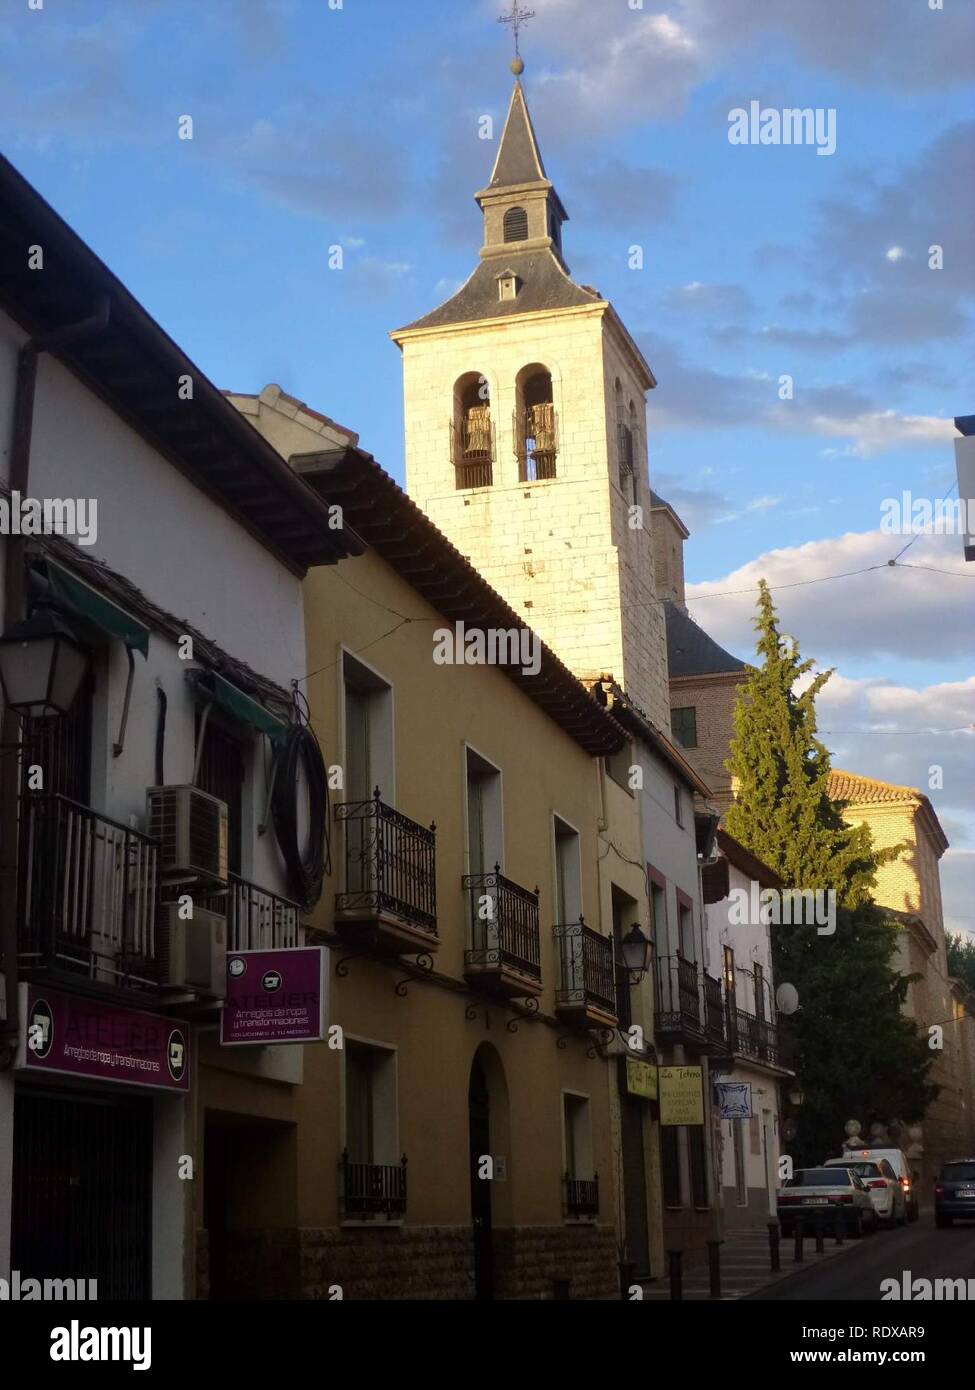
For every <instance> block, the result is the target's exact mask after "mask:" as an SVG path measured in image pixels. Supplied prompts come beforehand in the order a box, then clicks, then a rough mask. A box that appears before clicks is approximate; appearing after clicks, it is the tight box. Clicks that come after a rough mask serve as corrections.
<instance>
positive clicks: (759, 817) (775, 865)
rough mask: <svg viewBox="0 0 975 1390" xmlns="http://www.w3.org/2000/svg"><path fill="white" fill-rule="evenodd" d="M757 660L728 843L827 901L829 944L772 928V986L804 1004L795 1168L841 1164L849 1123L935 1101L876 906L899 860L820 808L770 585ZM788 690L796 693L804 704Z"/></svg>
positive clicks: (810, 716) (793, 649)
mask: <svg viewBox="0 0 975 1390" xmlns="http://www.w3.org/2000/svg"><path fill="white" fill-rule="evenodd" d="M755 626H756V629H757V631H758V644H757V652H758V657H759V664H757V665H756V666H754V667H752V668H750V671H749V676H748V679H747V680H746V682H745V684H744V686H743V688H742V690H741V691H740V693H739V697H738V701H737V704H736V706H735V713H734V736H733V738H732V741H731V749H730V757H729V759H728V761H727V763H726V764H725V766H726V767H727V768H728V770H729V772H730V773H731V774H732V776H733V777H734V778H735V779H736V786H735V796H736V800H735V802H734V804H733V805H732V807H731V808H730V809H729V811H728V814H727V817H726V826H727V830H728V833H729V834H730V835H733V836H734V838H735V839H736V840H738V841H739V842H740V843H741V844H743V845H745V846H746V848H747V849H749V850H751V851H752V853H753V854H755V855H757V857H758V858H759V859H761V860H763V861H764V862H765V863H766V864H768V865H769V867H770V868H772V869H774V870H775V871H776V873H777V874H778V875H779V877H780V878H781V879H782V883H783V887H784V888H786V889H789V888H793V889H811V890H813V891H820V890H825V891H828V890H830V889H832V890H833V891H834V892H835V894H836V904H837V907H838V911H837V914H836V930H835V932H834V933H833V934H831V935H828V934H822V933H820V932H819V930H818V929H817V926H816V924H808V925H806V924H800V925H792V926H785V925H783V926H773V927H772V949H773V963H774V968H775V976H776V979H777V980H778V981H779V982H780V983H781V982H785V981H789V982H790V983H792V984H794V985H795V986H796V988H797V990H798V992H799V1012H798V1013H797V1014H795V1015H794V1016H792V1017H791V1018H789V1019H787V1020H785V1021H784V1028H783V1033H784V1038H785V1040H786V1041H787V1042H788V1043H789V1044H790V1045H791V1049H792V1060H791V1066H792V1067H794V1069H795V1071H796V1074H797V1077H798V1080H799V1084H800V1086H801V1088H802V1089H803V1091H804V1093H805V1097H806V1099H805V1103H804V1105H803V1107H802V1108H801V1109H800V1110H798V1111H796V1112H795V1117H796V1120H797V1122H798V1130H797V1137H796V1142H795V1144H794V1145H792V1146H791V1148H792V1151H793V1154H794V1156H795V1157H796V1158H797V1160H798V1162H799V1163H800V1164H806V1165H809V1164H813V1165H815V1164H817V1163H821V1162H822V1160H823V1158H824V1157H826V1156H827V1155H828V1154H830V1153H838V1152H839V1149H840V1144H841V1142H842V1138H843V1125H844V1123H845V1121H846V1120H848V1119H857V1120H860V1121H861V1123H863V1124H864V1125H869V1124H870V1123H871V1122H872V1121H874V1120H881V1121H883V1122H884V1123H888V1122H890V1121H891V1120H893V1119H902V1120H906V1121H907V1122H911V1121H915V1120H919V1119H920V1118H921V1117H922V1115H923V1112H924V1109H925V1108H926V1106H927V1104H928V1103H929V1102H930V1101H931V1100H932V1099H933V1098H934V1097H935V1096H936V1095H937V1087H933V1086H930V1085H929V1084H928V1083H927V1081H926V1077H927V1073H928V1070H929V1068H930V1066H931V1062H932V1057H931V1053H930V1051H929V1049H928V1047H927V1040H926V1039H925V1038H924V1037H923V1036H921V1035H920V1034H919V1033H918V1030H917V1027H916V1025H915V1024H914V1023H913V1022H912V1021H911V1020H910V1019H908V1018H906V1017H905V1016H904V1014H903V1005H904V1001H905V998H906V994H907V987H908V985H909V984H910V983H911V981H912V979H915V978H917V977H916V976H902V975H899V974H898V972H897V969H896V966H895V962H894V955H895V946H896V938H895V936H894V933H895V931H896V930H897V928H896V927H895V926H893V925H891V924H890V923H888V922H887V920H886V919H885V918H884V916H883V911H882V909H878V908H876V907H875V906H874V905H873V903H872V902H871V894H872V889H873V886H874V881H875V871H876V867H877V865H878V864H880V863H884V862H886V861H887V860H889V859H892V858H895V857H896V856H897V855H898V854H899V853H900V852H901V850H902V848H903V846H900V845H895V846H892V847H890V848H888V849H884V850H881V851H875V850H874V848H873V843H872V838H871V835H870V831H869V829H868V827H867V826H865V825H859V826H851V825H847V824H846V822H845V821H844V820H843V818H842V816H841V815H840V813H839V811H838V810H837V808H836V806H835V804H834V803H833V802H832V801H831V800H830V798H829V790H828V783H829V772H830V762H829V753H828V751H827V750H826V748H825V747H824V746H823V744H822V743H821V742H820V741H819V739H818V738H817V737H816V704H815V701H816V696H817V695H818V694H819V692H820V691H821V690H822V688H823V686H824V685H825V684H826V682H827V681H828V680H829V678H830V676H831V675H832V674H833V673H832V671H823V672H821V673H820V674H819V675H816V676H814V677H813V678H812V679H811V680H809V681H808V682H807V681H805V679H804V678H805V677H807V676H808V675H809V673H810V672H811V670H812V666H813V662H812V661H811V660H803V659H802V658H801V656H800V654H799V648H798V644H797V643H796V641H795V640H794V639H788V640H787V639H785V638H783V637H782V636H781V635H780V633H779V629H778V619H777V616H776V613H775V609H774V607H773V605H772V598H771V595H770V593H769V590H768V585H767V584H766V583H765V581H764V580H762V581H761V583H760V585H759V593H758V615H757V619H756V623H755ZM797 686H802V687H803V689H802V690H801V693H798V692H797Z"/></svg>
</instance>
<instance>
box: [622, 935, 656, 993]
mask: <svg viewBox="0 0 975 1390" xmlns="http://www.w3.org/2000/svg"><path fill="white" fill-rule="evenodd" d="M620 945H621V946H622V948H623V964H624V965H625V966H626V968H627V970H628V971H629V972H630V984H631V985H636V984H639V982H640V980H641V979H642V978H643V976H644V975H645V974H646V973H647V971H648V970H649V969H650V938H649V937H647V936H644V934H643V932H642V931H641V930H640V924H639V922H634V923H633V925H632V927H631V928H630V930H629V931H628V932H627V933H626V935H625V936H624V937H623V940H622V941H621V942H620Z"/></svg>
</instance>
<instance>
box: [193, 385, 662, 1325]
mask: <svg viewBox="0 0 975 1390" xmlns="http://www.w3.org/2000/svg"><path fill="white" fill-rule="evenodd" d="M232 400H233V401H234V404H235V405H236V406H237V408H238V409H239V410H240V411H241V412H242V413H243V414H244V415H245V416H246V417H247V418H248V419H249V420H250V422H251V424H252V425H253V426H254V427H255V428H256V429H258V430H259V431H260V432H261V433H262V434H263V435H264V436H265V437H266V438H268V439H269V440H271V441H272V442H273V443H274V444H275V447H276V448H278V449H279V451H280V452H281V453H283V454H284V455H285V456H286V457H288V458H289V459H290V462H291V464H292V467H293V468H295V470H296V471H297V472H298V473H299V474H300V475H301V476H302V477H303V478H304V479H305V480H306V482H308V483H309V484H310V485H311V486H312V487H313V488H314V489H315V490H316V491H318V492H320V493H321V495H322V496H323V497H324V498H325V499H326V500H327V501H328V502H329V504H330V505H335V506H337V507H338V508H340V509H341V514H342V518H343V523H344V524H346V525H348V526H351V527H352V529H353V530H354V531H355V532H356V533H357V534H358V535H359V536H360V537H361V538H362V540H363V541H364V542H365V544H366V547H367V550H366V553H365V554H364V555H362V556H360V557H358V558H355V559H354V560H352V561H350V562H349V563H347V564H346V565H345V567H344V568H343V569H341V570H340V569H339V568H338V567H334V568H320V569H317V570H313V571H311V572H310V573H309V575H308V578H307V580H306V584H305V613H306V620H307V641H308V665H309V672H310V674H309V678H308V681H307V683H306V685H305V687H304V688H305V693H306V695H307V699H308V702H309V707H310V712H311V720H312V724H313V727H314V730H315V733H316V734H317V736H318V738H319V740H320V743H321V745H322V748H323V750H324V753H325V758H326V762H327V763H328V765H329V767H330V769H331V773H332V779H333V784H334V785H333V790H332V793H331V795H332V802H333V804H332V816H331V820H330V824H331V830H332V841H331V873H330V875H329V876H328V877H327V879H326V889H325V893H324V895H323V897H322V900H321V901H320V903H319V904H318V906H317V907H316V909H315V910H314V912H313V914H312V915H311V917H310V919H309V927H310V929H311V930H312V933H313V934H312V937H311V939H312V940H314V941H322V942H325V943H327V944H328V945H329V946H330V948H331V957H330V961H331V968H330V990H331V999H330V1008H329V1018H330V1021H331V1022H332V1023H333V1024H337V1025H338V1026H339V1027H340V1028H341V1030H342V1046H341V1048H338V1047H336V1048H333V1047H329V1046H328V1045H327V1044H323V1045H318V1046H307V1047H305V1048H304V1050H303V1070H302V1075H301V1077H300V1084H295V1078H294V1076H288V1077H282V1079H281V1081H280V1082H278V1083H276V1082H275V1081H273V1080H270V1079H267V1080H263V1081H262V1082H261V1083H260V1089H259V1093H258V1090H256V1089H254V1090H253V1094H251V1089H252V1088H253V1085H254V1083H249V1082H244V1081H241V1082H239V1083H237V1082H235V1081H234V1080H233V1079H232V1078H230V1077H217V1076H216V1075H214V1077H213V1080H212V1082H211V1083H210V1084H211V1085H212V1094H213V1096H214V1097H222V1096H223V1095H224V1093H225V1091H226V1089H227V1087H228V1086H236V1087H237V1088H238V1089H237V1090H235V1095H234V1108H235V1110H236V1111H237V1112H244V1113H246V1111H247V1109H248V1108H252V1109H254V1110H255V1112H256V1113H261V1114H266V1113H267V1109H268V1106H269V1104H271V1103H272V1102H274V1104H275V1107H276V1108H275V1113H279V1114H280V1119H281V1121H282V1124H284V1122H285V1121H286V1122H287V1128H286V1129H285V1128H282V1130H281V1138H280V1141H279V1145H278V1150H279V1152H278V1159H277V1164H278V1166H277V1167H276V1168H275V1169H274V1170H273V1181H271V1176H272V1169H271V1168H267V1167H265V1168H264V1169H262V1171H263V1172H264V1173H265V1178H266V1180H262V1181H261V1182H259V1183H254V1182H251V1183H248V1184H246V1185H242V1186H241V1189H240V1191H241V1200H240V1201H239V1202H237V1203H236V1204H235V1203H234V1202H231V1207H230V1211H229V1215H228V1222H229V1229H228V1231H225V1232H223V1233H222V1245H221V1249H222V1251H223V1256H222V1257H223V1261H224V1268H225V1269H226V1267H227V1265H229V1266H230V1267H231V1269H232V1270H233V1269H235V1268H236V1269H239V1270H240V1271H241V1279H242V1280H243V1285H242V1288H241V1289H240V1290H239V1291H240V1292H243V1293H249V1294H250V1295H251V1296H253V1295H254V1293H258V1294H259V1293H260V1292H261V1288H260V1277H261V1276H260V1272H259V1271H260V1269H261V1267H262V1261H263V1265H264V1267H265V1268H266V1269H267V1270H268V1276H267V1277H268V1281H269V1287H270V1289H271V1290H272V1291H273V1290H278V1291H280V1289H281V1288H282V1287H287V1288H288V1289H289V1291H290V1292H291V1294H292V1296H295V1297H306V1298H329V1297H335V1296H337V1295H336V1292H335V1291H336V1290H341V1294H342V1296H343V1297H345V1298H351V1299H359V1298H381V1299H394V1298H404V1297H410V1298H431V1299H452V1298H461V1299H465V1298H472V1297H491V1296H493V1297H497V1298H552V1297H561V1296H571V1297H573V1298H600V1297H605V1298H611V1297H618V1296H619V1277H620V1270H619V1263H620V1259H621V1254H622V1253H623V1252H622V1251H621V1249H620V1244H619V1240H620V1231H621V1228H622V1218H621V1206H622V1200H623V1198H622V1185H623V1155H622V1153H621V1139H620V1124H619V1071H618V1060H617V1058H616V1056H613V1055H611V1052H612V1050H613V1049H612V1047H611V1045H610V1035H609V1032H608V1031H607V1030H610V1029H613V1027H614V1025H615V1023H616V1021H617V1018H618V1012H619V1003H620V997H621V994H622V993H624V992H625V994H626V996H627V1007H629V1009H630V1014H631V1017H632V1019H633V1020H634V1021H637V1022H642V1023H643V1024H644V1026H645V1029H646V1032H647V1035H648V1036H650V1037H652V1011H651V1010H650V1007H649V1003H648V1001H645V1000H644V997H643V996H644V992H645V991H641V989H640V988H639V987H635V988H633V989H632V990H631V989H630V980H629V978H628V976H627V973H626V972H625V970H623V968H622V964H621V962H620V961H619V960H618V959H617V958H616V952H615V951H614V945H613V939H614V935H615V936H616V938H617V939H619V937H620V936H621V935H622V934H623V933H625V932H626V930H627V929H628V928H629V927H630V926H631V925H632V924H633V923H634V922H642V923H646V921H647V914H648V903H647V892H646V879H645V874H644V871H643V866H642V864H641V862H640V859H641V855H640V841H639V827H638V823H637V821H636V819H635V817H634V815H633V810H632V801H631V798H629V797H628V796H627V795H626V793H625V792H623V791H621V790H620V788H619V787H618V786H617V784H616V783H615V782H614V781H613V780H612V779H611V778H610V777H609V776H608V775H607V771H606V765H605V759H606V757H607V756H611V755H617V756H621V757H623V758H625V759H626V758H628V755H627V754H626V752H625V750H626V748H627V744H628V739H627V736H626V734H625V732H624V731H623V729H622V728H621V727H620V725H619V724H618V723H617V722H616V720H615V719H614V718H613V716H612V714H611V713H610V712H609V711H607V710H606V709H604V708H603V707H602V706H601V705H599V704H598V703H597V701H596V700H595V699H593V697H592V695H591V694H590V693H589V691H587V690H586V689H585V687H584V686H583V685H581V684H580V683H579V682H578V681H577V680H575V678H574V677H573V676H572V675H571V674H570V673H569V671H568V670H567V669H566V668H565V667H564V666H563V665H562V664H561V662H559V661H558V660H557V659H556V658H555V656H554V655H553V654H552V653H551V651H549V650H548V649H546V648H539V649H538V652H537V656H538V663H539V665H538V671H537V674H527V675H526V674H522V673H521V672H520V671H519V670H518V669H516V668H514V667H512V666H508V667H502V666H498V665H487V664H479V665H468V664H463V663H462V662H461V663H458V662H447V663H439V662H437V661H436V660H435V659H434V651H435V647H436V645H437V643H438V642H443V634H444V633H452V632H454V631H455V624H456V623H457V622H464V623H465V624H466V627H467V628H468V629H469V630H475V629H476V630H488V629H492V628H496V629H499V628H506V629H515V628H517V627H518V626H519V617H518V615H516V614H515V613H514V612H513V611H512V610H511V609H510V608H509V607H508V606H507V605H506V604H505V603H504V602H503V600H502V599H501V598H500V597H499V596H498V595H497V594H496V593H495V592H494V591H493V590H492V589H491V588H490V586H489V585H488V584H487V583H486V582H485V581H484V580H483V579H482V578H481V577H480V576H479V575H478V574H477V573H476V571H474V569H473V568H472V567H471V566H470V565H468V564H467V563H466V562H465V560H464V559H463V557H462V556H461V555H460V554H458V552H457V551H456V550H455V549H454V548H453V546H451V545H450V543H449V542H448V541H447V540H446V539H445V537H444V536H443V535H441V534H440V532H439V531H438V530H437V528H436V527H435V526H434V525H433V523H432V522H431V521H430V520H429V519H428V518H427V517H426V516H425V515H424V514H423V513H422V512H421V511H420V510H419V508H417V507H416V506H415V505H414V504H413V503H412V502H411V501H410V499H409V498H408V497H407V496H406V495H405V494H404V493H403V492H402V491H401V490H400V488H399V487H398V486H397V485H396V484H395V482H394V481H393V480H392V479H391V478H390V477H389V476H388V475H387V474H386V473H384V472H383V470H382V469H381V468H380V467H379V466H378V465H377V464H376V463H375V461H374V460H373V459H372V458H371V457H370V456H369V455H367V454H365V453H363V452H362V451H361V450H359V449H358V448H357V447H356V445H355V436H354V435H352V434H351V433H350V432H349V431H346V430H343V429H342V428H341V427H339V426H337V425H335V423H334V422H333V421H330V420H329V419H328V418H327V417H325V416H323V415H320V414H318V413H317V412H315V411H313V410H311V409H310V408H309V407H307V406H304V405H303V404H302V403H300V402H298V401H296V400H294V399H293V398H291V397H288V396H286V395H284V394H283V393H282V392H281V391H280V389H279V388H277V387H268V388H266V389H265V391H263V392H262V393H261V395H260V396H258V397H247V396H234V397H232ZM529 635H530V634H529ZM339 782H340V783H341V785H338V783H339ZM377 792H378V794H377ZM434 825H435V827H436V828H435V830H432V829H431V827H432V826H434ZM496 865H500V875H499V874H498V873H496V870H495V866H496ZM465 884H466V885H468V886H465ZM536 889H537V893H536ZM485 908H487V909H488V911H485ZM615 1050H616V1051H617V1052H618V1051H619V1044H618V1040H617V1043H616V1048H615ZM637 1055H640V1054H637ZM210 1065H211V1066H212V1067H214V1068H216V1067H219V1066H232V1065H233V1059H230V1061H229V1062H224V1061H223V1059H222V1058H221V1057H220V1056H219V1055H218V1054H217V1055H214V1056H213V1058H212V1061H211V1062H210ZM215 1103H216V1102H215ZM220 1103H222V1101H221V1102H220ZM644 1110H645V1112H646V1114H645V1116H644V1120H643V1123H644V1126H645V1131H646V1140H647V1142H646V1152H647V1158H646V1163H647V1171H646V1172H645V1173H644V1175H643V1183H642V1185H640V1184H639V1183H638V1187H637V1190H638V1194H639V1195H638V1200H639V1201H640V1202H641V1203H642V1205H643V1214H644V1219H645V1223H646V1226H647V1229H648V1232H649V1244H650V1251H651V1259H652V1262H653V1264H654V1267H655V1268H656V1269H658V1270H659V1269H660V1268H661V1267H662V1258H663V1257H662V1241H661V1234H660V1229H661V1227H660V1206H659V1185H658V1183H657V1180H656V1176H655V1170H654V1162H655V1158H654V1156H655V1152H656V1141H655V1138H654V1139H653V1142H652V1143H651V1137H652V1136H651V1120H650V1116H649V1111H650V1103H649V1102H645V1103H644ZM282 1146H284V1147H282ZM632 1178H633V1174H632V1172H630V1174H629V1177H628V1179H627V1180H628V1181H630V1182H631V1191H630V1199H631V1204H632V1200H633V1192H632ZM254 1228H258V1229H254ZM255 1271H256V1272H255ZM255 1281H256V1283H257V1287H256V1288H255ZM231 1282H232V1276H231Z"/></svg>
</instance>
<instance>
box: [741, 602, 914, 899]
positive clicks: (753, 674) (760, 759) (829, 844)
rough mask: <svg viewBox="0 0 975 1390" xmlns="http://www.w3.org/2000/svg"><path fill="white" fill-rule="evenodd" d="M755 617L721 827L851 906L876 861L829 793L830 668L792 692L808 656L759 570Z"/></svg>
mask: <svg viewBox="0 0 975 1390" xmlns="http://www.w3.org/2000/svg"><path fill="white" fill-rule="evenodd" d="M755 627H756V629H757V631H758V635H759V636H758V644H757V647H756V650H757V653H758V656H759V658H760V659H761V664H760V665H757V666H753V667H751V668H750V669H749V676H748V679H747V680H746V682H745V684H744V688H743V689H742V690H741V691H740V692H739V696H738V701H737V703H736V705H735V711H734V735H733V737H732V740H731V748H730V757H729V759H728V761H727V762H726V763H725V767H726V768H727V769H728V771H729V772H730V773H731V774H732V776H733V777H734V778H735V779H736V781H737V786H736V789H735V797H736V800H735V803H734V805H733V806H732V807H731V808H730V810H729V811H728V814H727V817H726V826H727V830H728V834H729V835H733V836H734V838H735V839H736V840H738V841H739V842H740V843H741V844H743V845H744V846H745V848H746V849H750V850H751V851H752V853H753V854H756V855H758V857H759V859H762V860H764V862H765V863H766V864H768V866H769V868H771V869H774V870H775V872H776V873H777V874H778V875H779V877H780V878H781V879H782V881H783V883H784V884H785V885H786V886H787V887H791V888H799V889H804V888H805V889H821V890H823V891H828V890H829V889H833V890H834V891H835V893H836V901H837V903H838V904H839V905H840V906H842V907H856V906H858V905H859V904H860V903H863V902H866V901H867V900H868V899H869V897H870V891H871V889H872V888H873V884H874V876H875V867H876V864H877V863H878V862H881V861H880V859H879V858H878V857H877V856H875V855H874V853H873V850H872V842H871V836H870V831H869V829H868V828H867V827H866V826H865V825H847V824H846V822H845V821H844V820H843V818H842V816H841V815H840V813H839V811H838V810H837V809H836V807H835V805H834V804H833V802H832V801H830V799H829V792H828V779H829V770H830V768H829V753H828V752H827V751H826V749H825V748H824V746H823V745H822V743H820V741H819V739H818V738H817V737H816V696H817V695H818V694H819V692H820V691H821V690H822V688H823V686H824V685H825V684H826V682H827V681H828V680H829V678H830V676H831V675H832V674H833V672H832V670H830V671H821V672H820V673H819V674H818V675H817V676H814V677H813V679H812V680H811V681H810V682H809V683H808V684H807V685H806V686H805V689H804V690H803V691H802V692H801V693H797V691H796V686H797V684H799V683H800V681H801V680H802V678H803V677H804V676H806V675H807V674H808V673H809V672H810V671H811V670H812V667H813V662H812V660H810V659H807V660H805V661H803V660H802V658H801V657H800V655H799V647H798V644H797V643H796V642H795V640H794V639H789V640H786V639H785V638H783V637H781V636H780V634H779V629H778V619H777V617H776V612H775V609H774V607H773V606H772V596H771V594H770V593H769V589H768V585H767V584H766V582H765V580H764V579H763V580H761V581H760V583H759V588H758V616H757V619H756V622H755ZM896 853H897V850H896V849H895V850H893V851H892V852H891V853H888V852H884V855H883V858H884V859H886V858H890V857H892V854H894V855H895V854H896Z"/></svg>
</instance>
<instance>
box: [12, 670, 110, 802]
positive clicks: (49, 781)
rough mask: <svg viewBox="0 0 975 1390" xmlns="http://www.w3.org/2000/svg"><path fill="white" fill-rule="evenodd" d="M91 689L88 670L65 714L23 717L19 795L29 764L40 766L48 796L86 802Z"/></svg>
mask: <svg viewBox="0 0 975 1390" xmlns="http://www.w3.org/2000/svg"><path fill="white" fill-rule="evenodd" d="M94 690H95V678H94V674H93V672H92V670H91V669H89V671H88V674H87V675H86V676H85V678H84V680H83V681H82V684H81V688H80V689H79V691H78V693H77V695H76V696H75V699H74V704H73V705H72V706H71V708H70V709H69V710H68V711H67V713H65V714H62V715H53V716H52V715H48V716H47V717H46V718H41V719H31V718H26V717H25V719H24V720H23V739H24V747H25V748H29V750H30V757H25V758H23V760H22V762H21V788H20V790H21V794H22V795H24V796H26V795H27V793H28V785H27V781H28V778H27V774H28V769H29V768H30V766H31V765H32V764H39V765H40V766H41V767H43V769H44V790H45V792H46V793H47V794H48V795H50V796H66V797H67V798H68V799H69V800H70V801H77V802H79V803H80V804H81V805H82V806H87V805H88V803H89V801H90V799H91V731H92V708H93V705H92V702H93V697H94ZM8 756H9V754H8Z"/></svg>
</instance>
